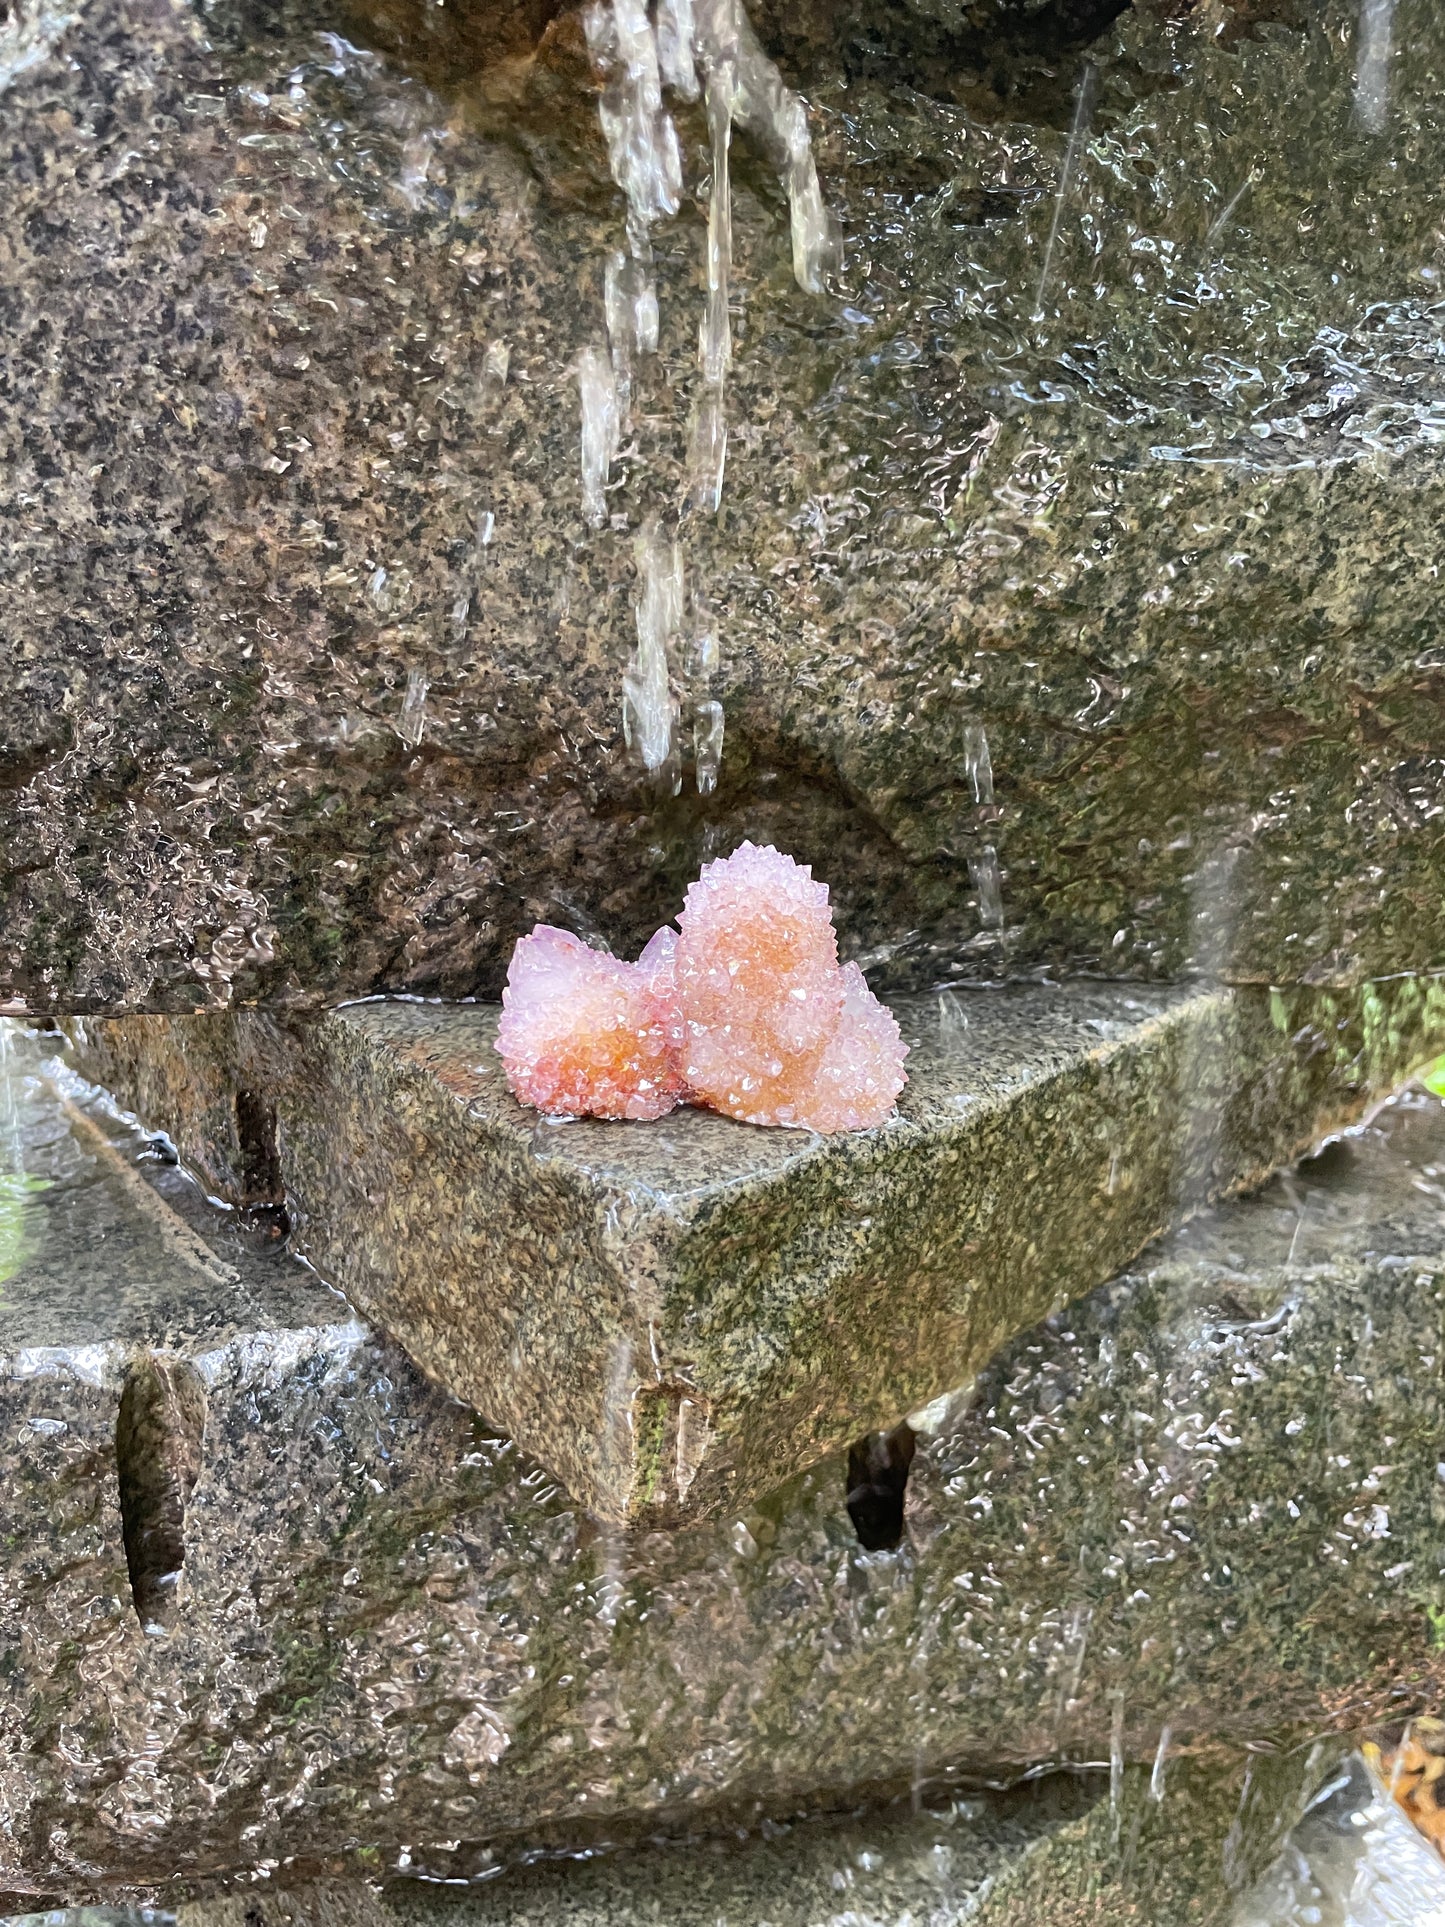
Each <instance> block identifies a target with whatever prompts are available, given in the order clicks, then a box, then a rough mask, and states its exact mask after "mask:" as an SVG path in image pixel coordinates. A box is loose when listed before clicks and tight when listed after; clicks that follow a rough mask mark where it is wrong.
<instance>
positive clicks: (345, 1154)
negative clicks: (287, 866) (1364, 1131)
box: [71, 978, 1445, 1524]
mask: <svg viewBox="0 0 1445 1927" xmlns="http://www.w3.org/2000/svg"><path fill="white" fill-rule="evenodd" d="M899 1014H900V1016H901V1017H902V1018H903V1022H904V1031H905V1036H906V1038H907V1039H908V1041H909V1042H910V1043H911V1044H912V1045H913V1050H912V1054H911V1055H910V1057H909V1060H908V1061H909V1064H910V1067H911V1068H910V1079H909V1083H908V1085H907V1087H906V1089H905V1091H904V1093H903V1096H902V1099H901V1102H900V1106H899V1110H898V1113H897V1115H896V1117H895V1118H893V1119H892V1120H891V1121H890V1122H889V1123H888V1124H887V1125H885V1126H884V1127H882V1128H881V1129H880V1130H877V1131H873V1132H865V1133H859V1134H856V1135H844V1136H841V1137H836V1138H821V1137H817V1136H814V1135H811V1134H807V1133H802V1132H783V1131H768V1130H762V1129H757V1128H752V1127H749V1126H745V1125H740V1124H738V1123H736V1122H734V1121H733V1120H731V1119H724V1118H717V1117H712V1116H709V1115H706V1114H705V1113H703V1112H700V1111H678V1112H675V1113H673V1114H672V1115H671V1116H670V1117H668V1118H665V1119H662V1120H660V1121H656V1122H652V1123H647V1124H630V1123H622V1122H604V1121H602V1120H598V1119H584V1120H580V1121H574V1122H570V1123H558V1122H556V1121H554V1120H547V1119H539V1118H538V1117H537V1116H536V1114H535V1113H533V1112H531V1111H528V1110H526V1109H524V1108H523V1107H522V1106H520V1105H519V1104H518V1103H517V1101H516V1100H515V1099H514V1098H513V1097H512V1096H511V1094H510V1092H509V1091H508V1090H507V1088H506V1083H505V1080H504V1076H503V1071H502V1067H501V1064H500V1062H499V1060H498V1058H497V1056H496V1053H495V1051H494V1049H493V1040H494V1036H495V1029H496V1012H495V1011H494V1010H484V1009H477V1008H471V1009H467V1008H462V1009H457V1008H454V1007H453V1008H447V1007H444V1006H438V1005H428V1004H419V1003H387V1002H377V1003H369V1004H363V1005H359V1006H355V1007H352V1008H350V1009H347V1010H343V1011H341V1012H338V1013H335V1014H333V1015H332V1016H330V1017H328V1018H326V1019H324V1020H323V1021H321V1022H319V1023H309V1024H306V1025H304V1026H301V1027H298V1028H295V1029H289V1030H288V1029H285V1028H283V1027H282V1026H280V1025H279V1024H278V1023H277V1022H276V1021H274V1020H273V1019H271V1018H268V1017H265V1016H262V1015H260V1014H258V1013H244V1012H243V1013H237V1014H235V1015H234V1016H232V1015H216V1016H206V1017H198V1018H191V1019H164V1018H144V1017H142V1018H127V1019H119V1020H92V1019H84V1020H76V1021H75V1022H74V1023H73V1024H72V1026H71V1030H72V1033H73V1035H74V1037H75V1039H76V1041H77V1043H78V1045H79V1046H80V1050H81V1060H80V1061H81V1063H82V1065H83V1067H84V1069H85V1072H86V1075H88V1076H90V1077H93V1078H94V1079H95V1080H96V1081H97V1082H99V1083H103V1084H104V1085H106V1086H107V1088H109V1089H111V1090H113V1091H115V1092H116V1093H117V1094H118V1095H119V1096H120V1097H121V1099H122V1101H123V1102H124V1103H126V1104H127V1105H129V1106H130V1107H131V1108H133V1109H134V1110H135V1111H136V1113H137V1114H138V1115H139V1116H140V1117H141V1118H142V1119H143V1120H144V1121H145V1123H147V1124H148V1125H150V1126H152V1127H154V1128H159V1129H164V1130H166V1131H168V1132H169V1133H170V1134H171V1136H172V1137H173V1138H174V1139H175V1141H176V1142H177V1143H178V1144H179V1145H180V1146H181V1147H182V1148H183V1150H184V1152H185V1155H186V1156H187V1158H188V1159H190V1160H191V1161H192V1162H193V1163H194V1164H195V1165H196V1167H197V1168H198V1169H199V1170H201V1171H202V1172H203V1173H204V1174H205V1177H206V1180H207V1182H208V1184H209V1185H210V1186H211V1187H212V1188H213V1189H214V1190H216V1191H218V1192H220V1193H221V1195H223V1196H227V1197H230V1198H231V1199H232V1200H233V1201H234V1202H237V1203H240V1202H243V1201H244V1200H245V1199H247V1198H248V1197H250V1196H252V1195H254V1194H253V1178H252V1176H251V1174H252V1172H254V1171H255V1170H256V1169H257V1168H262V1169H274V1171H275V1173H276V1178H277V1181H278V1182H279V1184H280V1185H281V1186H283V1187H284V1190H285V1194H286V1197H287V1201H288V1208H289V1210H290V1213H291V1216H292V1220H293V1224H294V1226H295V1232H294V1235H295V1239H296V1248H297V1249H298V1250H300V1251H302V1252H304V1253H305V1255H306V1256H307V1257H308V1258H309V1259H310V1260H311V1261H312V1262H313V1263H314V1264H315V1265H316V1266H317V1268H318V1269H319V1270H320V1272H321V1273H322V1275H323V1276H324V1277H326V1278H328V1279H330V1280H331V1281H332V1282H333V1283H335V1284H337V1285H339V1286H340V1287H341V1288H342V1289H343V1290H345V1291H346V1292H347V1293H348V1295H349V1296H350V1297H351V1299H352V1300H353V1301H354V1302H355V1303H356V1304H358V1305H360V1306H362V1307H363V1308H364V1309H365V1310H366V1311H367V1312H368V1313H370V1314H371V1315H372V1316H374V1317H375V1318H376V1319H377V1320H378V1321H379V1322H380V1323H381V1324H382V1325H383V1326H384V1327H385V1328H386V1329H387V1330H388V1331H390V1332H391V1333H392V1334H393V1335H394V1336H396V1337H397V1338H398V1339H400V1340H401V1342H402V1343H403V1344H404V1345H405V1346H406V1348H407V1350H408V1351H409V1352H410V1354H411V1355H412V1357H413V1358H415V1359H416V1360H417V1361H418V1363H420V1364H421V1365H422V1367H423V1368H424V1369H425V1370H426V1371H428V1372H429V1373H431V1375H432V1376H434V1377H435V1378H437V1379H438V1380H439V1381H440V1382H441V1383H442V1384H443V1385H444V1386H445V1387H446V1388H447V1389H448V1390H450V1391H451V1392H453V1393H455V1394H456V1395H457V1396H458V1397H460V1398H462V1399H463V1400H464V1401H465V1402H466V1403H467V1404H469V1405H471V1406H472V1407H474V1408H475V1409H476V1410H477V1411H479V1412H482V1413H484V1414H485V1415H486V1417H487V1419H488V1420H489V1421H490V1422H491V1423H493V1424H495V1425H497V1426H499V1427H500V1428H501V1429H502V1430H503V1431H505V1432H506V1433H507V1434H508V1435H509V1436H510V1437H512V1438H515V1439H516V1440H517V1442H518V1443H519V1444H520V1445H521V1446H522V1447H523V1449H524V1450H526V1451H528V1452H531V1453H533V1454H535V1456H536V1457H537V1458H538V1459H540V1460H541V1462H542V1463H543V1464H544V1465H545V1466H546V1467H547V1468H548V1470H549V1471H550V1472H551V1473H552V1474H553V1475H554V1476H555V1477H557V1478H559V1479H561V1480H562V1482H563V1483H564V1484H565V1486H566V1487H567V1489H568V1490H569V1491H570V1492H571V1493H572V1494H573V1495H574V1496H575V1497H577V1498H578V1499H579V1500H580V1501H581V1502H582V1503H583V1504H584V1505H586V1506H587V1507H588V1508H589V1509H591V1510H592V1511H593V1512H595V1513H596V1514H597V1515H598V1516H600V1517H603V1518H608V1519H612V1520H616V1521H622V1520H629V1519H630V1520H633V1521H640V1522H648V1523H656V1524H668V1523H671V1522H674V1521H676V1520H679V1519H682V1518H685V1517H687V1516H690V1515H700V1514H706V1513H717V1512H719V1511H722V1510H724V1509H728V1508H731V1509H733V1510H736V1509H738V1508H740V1507H744V1506H746V1505H748V1504H750V1503H751V1502H752V1501H753V1500H754V1499H756V1498H759V1497H760V1496H762V1495H763V1494H764V1493H766V1492H768V1491H770V1490H771V1489H772V1488H773V1487H775V1486H776V1485H778V1484H779V1483H780V1482H781V1481H782V1480H783V1479H785V1478H787V1477H789V1476H791V1475H792V1474H793V1473H795V1472H798V1471H800V1470H802V1469H803V1468H804V1467H805V1466H806V1465H809V1464H811V1463H813V1462H814V1461H816V1460H817V1459H819V1458H822V1457H824V1456H826V1455H827V1454H828V1453H830V1452H834V1451H837V1450H840V1449H842V1448H843V1447H844V1446H846V1445H847V1444H848V1443H849V1442H850V1440H853V1439H856V1438H858V1437H859V1436H860V1435H862V1434H863V1433H866V1432H868V1431H871V1430H873V1429H874V1428H875V1427H878V1426H886V1425H893V1424H895V1423H896V1422H897V1421H898V1419H900V1418H901V1417H902V1416H903V1415H904V1414H905V1413H906V1412H909V1411H911V1410H912V1409H913V1408H914V1407H915V1406H918V1405H921V1404H923V1403H925V1402H926V1401H927V1400H929V1399H931V1398H933V1397H935V1396H937V1395H938V1394H940V1393H943V1392H946V1391H948V1390H949V1389H950V1388H951V1387H953V1386H956V1385H958V1384H960V1383H961V1382H962V1381H963V1380H964V1379H966V1378H967V1377H969V1375H970V1374H971V1373H973V1372H974V1371H976V1370H977V1369H978V1367H979V1366H980V1365H981V1364H982V1363H983V1362H984V1360H985V1359H987V1358H988V1357H989V1356H990V1355H991V1354H992V1353H993V1352H994V1351H995V1350H996V1349H997V1348H998V1346H999V1345H1000V1344H1001V1343H1003V1341H1004V1340H1005V1339H1006V1338H1008V1337H1009V1336H1010V1335H1011V1334H1012V1333H1014V1332H1016V1331H1018V1330H1020V1329H1021V1328H1023V1327H1024V1326H1026V1325H1028V1324H1031V1323H1032V1322H1033V1321H1034V1320H1035V1319H1037V1318H1039V1317H1042V1316H1043V1314H1044V1313H1045V1312H1047V1311H1049V1310H1050V1309H1051V1308H1053V1307H1054V1306H1056V1305H1058V1304H1060V1303H1062V1302H1064V1301H1065V1300H1066V1299H1068V1298H1070V1297H1075V1296H1077V1295H1078V1294H1079V1293H1080V1292H1081V1291H1085V1290H1088V1289H1089V1288H1091V1287H1092V1286H1093V1285H1095V1284H1097V1283H1099V1282H1100V1281H1101V1280H1102V1279H1104V1278H1106V1277H1108V1276H1109V1274H1110V1272H1112V1271H1113V1270H1115V1269H1116V1268H1117V1267H1118V1266H1119V1265H1120V1264H1122V1263H1124V1262H1125V1261H1126V1260H1127V1259H1128V1258H1130V1257H1131V1256H1132V1255H1133V1254H1134V1253H1135V1252H1136V1251H1137V1250H1138V1249H1139V1248H1140V1247H1141V1246H1142V1245H1143V1244H1144V1243H1145V1242H1146V1241H1147V1240H1148V1239H1149V1238H1150V1237H1153V1236H1155V1235H1157V1234H1158V1233H1159V1232H1160V1231H1162V1230H1163V1229H1165V1228H1166V1227H1167V1226H1169V1225H1170V1224H1172V1223H1174V1222H1177V1220H1178V1218H1179V1216H1180V1215H1181V1214H1183V1213H1186V1212H1188V1211H1189V1210H1191V1209H1193V1208H1197V1206H1198V1205H1199V1204H1201V1203H1202V1202H1204V1201H1205V1200H1206V1199H1207V1198H1209V1197H1211V1196H1217V1195H1219V1194H1220V1193H1222V1192H1227V1191H1230V1190H1233V1189H1237V1188H1239V1187H1241V1186H1245V1185H1249V1184H1251V1183H1258V1182H1259V1181H1260V1180H1261V1179H1263V1178H1264V1177H1265V1176H1267V1175H1268V1174H1269V1173H1270V1172H1271V1171H1272V1170H1273V1169H1274V1168H1275V1167H1276V1166H1277V1165H1278V1164H1279V1163H1280V1162H1281V1161H1282V1160H1284V1159H1287V1158H1289V1157H1292V1156H1294V1155H1296V1154H1297V1153H1298V1152H1299V1151H1300V1150H1301V1149H1302V1148H1304V1146H1305V1145H1306V1144H1308V1143H1309V1142H1311V1141H1312V1140H1313V1139H1314V1138H1315V1137H1316V1136H1318V1135H1319V1134H1320V1133H1321V1132H1323V1131H1327V1130H1330V1129H1332V1128H1334V1127H1335V1126H1337V1125H1339V1124H1341V1123H1344V1122H1347V1121H1349V1120H1350V1119H1351V1118H1353V1117H1355V1116H1357V1115H1358V1114H1359V1112H1360V1111H1361V1110H1362V1109H1363V1108H1364V1106H1365V1105H1366V1104H1367V1103H1369V1102H1371V1101H1373V1100H1374V1099H1377V1098H1378V1097H1380V1096H1382V1095H1383V1094H1384V1093H1385V1092H1387V1091H1388V1090H1389V1089H1391V1088H1392V1087H1393V1085H1394V1084H1396V1083H1397V1082H1398V1081H1399V1080H1400V1079H1401V1078H1402V1077H1403V1076H1404V1075H1406V1074H1407V1073H1408V1071H1409V1070H1410V1069H1411V1068H1412V1067H1413V1066H1414V1065H1415V1064H1418V1063H1419V1062H1421V1061H1422V1060H1423V1059H1424V1058H1427V1057H1433V1056H1434V1055H1435V1054H1436V1053H1437V1052H1439V1051H1440V1050H1441V1049H1442V1047H1445V986H1442V985H1441V984H1440V983H1437V982H1436V980H1433V979H1430V980H1413V979H1404V978H1402V979H1399V980H1396V981H1395V982H1393V983H1389V984H1383V985H1380V986H1378V987H1375V988H1371V989H1368V990H1367V991H1366V992H1365V993H1364V994H1363V995H1356V994H1354V993H1324V992H1297V993H1294V994H1293V995H1292V996H1284V995H1272V994H1270V993H1266V992H1263V991H1253V990H1239V991H1228V990H1225V991H1219V990H1213V991H1211V990H1178V991H1158V990H1139V991H1137V992H1135V991H1129V990H1120V989H1112V988H1108V987H1103V986H1092V987H1089V986H1084V985H1073V986H1069V987H1067V988H1065V989H1043V988H1037V989H1033V988H1031V989H1012V990H1006V991H980V992H978V993H976V994H972V995H965V994H956V993H951V992H950V993H946V994H945V995H943V996H942V997H940V998H936V999H933V1000H931V1001H929V1002H927V1003H921V1004H916V1005H913V1006H911V1007H908V1006H900V1011H899ZM258 1116H264V1117H265V1118H266V1119H268V1120H270V1125H269V1128H270V1129H272V1130H273V1131H274V1134H275V1136H274V1149H273V1148H271V1146H270V1145H269V1144H266V1145H262V1144H258V1143H257V1142H256V1141H255V1138H254V1135H253V1134H252V1133H253V1131H254V1125H255V1120H256V1118H257V1117H258Z"/></svg>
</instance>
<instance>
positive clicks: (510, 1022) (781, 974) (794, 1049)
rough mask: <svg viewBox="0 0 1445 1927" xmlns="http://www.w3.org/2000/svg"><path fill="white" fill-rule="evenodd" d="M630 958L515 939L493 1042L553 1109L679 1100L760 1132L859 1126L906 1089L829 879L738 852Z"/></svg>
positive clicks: (527, 1096) (708, 872)
mask: <svg viewBox="0 0 1445 1927" xmlns="http://www.w3.org/2000/svg"><path fill="white" fill-rule="evenodd" d="M678 922H679V926H680V933H679V931H674V930H673V929H671V928H670V927H667V926H664V928H663V929H661V930H659V931H658V932H657V934H656V935H655V936H654V937H653V938H652V940H651V941H650V942H649V944H648V945H647V948H646V949H645V950H644V951H643V953H642V955H641V957H640V958H639V959H638V961H637V962H636V963H635V964H626V963H622V962H620V961H619V960H618V959H617V958H615V957H608V956H604V955H602V954H601V953H599V952H597V951H593V950H589V949H588V948H587V947H586V945H585V944H583V943H581V942H580V941H579V940H578V939H577V938H576V937H572V936H569V935H568V934H567V933H566V932H565V931H561V930H553V929H550V928H548V927H547V926H546V925H539V926H538V928H537V929H536V930H534V931H533V933H532V935H531V936H530V937H524V938H523V939H522V941H521V942H520V943H519V944H518V945H517V948H516V952H515V954H514V955H513V958H512V964H511V968H510V970H509V971H508V974H507V989H506V992H505V994H504V996H503V1000H502V1001H503V1004H504V1006H505V1013H504V1015H503V1018H502V1022H501V1028H500V1030H499V1032H498V1035H497V1049H498V1051H500V1053H501V1055H502V1059H503V1062H504V1063H505V1065H506V1068H507V1079H508V1082H509V1083H510V1085H511V1087H512V1090H513V1092H514V1093H515V1095H516V1096H517V1097H519V1098H520V1099H521V1100H522V1102H523V1103H524V1104H533V1105H535V1106H536V1107H537V1109H539V1110H542V1111H549V1112H552V1113H572V1114H584V1113H585V1114H589V1115H592V1116H595V1117H632V1118H651V1117H661V1116H662V1115H663V1114H664V1112H666V1111H669V1110H671V1109H672V1108H673V1106H674V1105H675V1104H676V1103H678V1102H679V1101H681V1100H683V1099H687V1100H690V1101H691V1102H693V1103H695V1104H701V1105H706V1106H707V1107H708V1108H710V1109H712V1110H715V1111H722V1112H724V1113H725V1114H726V1115H727V1116H729V1117H736V1118H741V1119H742V1120H743V1121H744V1122H746V1123H749V1124H778V1125H791V1126H793V1127H795V1128H797V1129H801V1130H812V1131H823V1132H831V1131H856V1130H864V1129H866V1128H867V1127H869V1126H870V1125H874V1124H880V1123H882V1121H883V1119H884V1118H885V1117H887V1115H888V1113H889V1112H890V1111H891V1110H892V1108H893V1103H894V1100H895V1098H896V1097H897V1096H898V1093H899V1091H900V1090H902V1088H903V1085H904V1083H905V1082H906V1078H905V1074H904V1070H903V1059H904V1058H905V1056H906V1055H907V1047H906V1046H905V1045H904V1043H903V1041H902V1039H901V1037H900V1036H899V1033H898V1026H897V1024H896V1023H895V1022H894V1020H893V1018H892V1016H891V1014H890V1013H889V1012H888V1011H887V1010H886V1009H885V1008H884V1007H883V1005H882V1004H880V1003H879V1002H878V999H877V998H876V997H875V996H874V995H873V993H872V991H871V990H869V988H868V985H867V982H866V980H865V979H864V976H863V973H862V971H861V970H860V969H859V968H858V966H857V964H851V963H850V964H847V965H844V966H843V967H841V968H840V967H839V964H838V944H837V939H836V937H835V935H834V932H833V919H832V914H831V912H830V910H829V907H828V889H827V885H826V884H822V883H816V882H815V881H814V880H813V875H812V872H811V870H809V869H808V868H807V866H806V865H803V864H798V863H795V862H794V861H793V859H792V858H791V857H790V856H785V855H783V853H782V852H781V851H780V850H775V849H773V848H771V847H770V846H768V847H763V848H759V847H757V846H756V845H755V844H752V843H743V844H741V845H740V846H739V847H738V849H736V850H735V851H734V852H733V854H732V855H731V856H730V857H724V858H721V859H719V861H717V862H716V863H710V864H708V865H707V866H706V868H705V869H704V870H703V873H702V875H701V877H700V878H699V879H698V881H697V882H696V883H694V884H693V885H692V886H691V887H690V888H689V890H688V893H687V902H686V904H685V906H684V908H683V912H682V915H681V917H680V918H679V919H678Z"/></svg>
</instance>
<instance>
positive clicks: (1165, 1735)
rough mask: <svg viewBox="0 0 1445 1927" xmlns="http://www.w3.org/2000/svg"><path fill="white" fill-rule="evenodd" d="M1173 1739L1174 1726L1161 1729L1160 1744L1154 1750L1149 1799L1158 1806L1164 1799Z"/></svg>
mask: <svg viewBox="0 0 1445 1927" xmlns="http://www.w3.org/2000/svg"><path fill="white" fill-rule="evenodd" d="M1173 1737H1174V1729H1173V1727H1172V1726H1165V1727H1161V1728H1160V1732H1159V1744H1158V1746H1156V1747H1155V1749H1154V1765H1153V1767H1152V1769H1151V1770H1150V1774H1149V1798H1150V1799H1151V1800H1152V1801H1153V1802H1154V1804H1155V1805H1156V1806H1158V1805H1159V1804H1160V1803H1161V1802H1162V1801H1163V1798H1164V1773H1165V1769H1166V1767H1167V1766H1168V1764H1169V1742H1170V1740H1171V1739H1172V1738H1173Z"/></svg>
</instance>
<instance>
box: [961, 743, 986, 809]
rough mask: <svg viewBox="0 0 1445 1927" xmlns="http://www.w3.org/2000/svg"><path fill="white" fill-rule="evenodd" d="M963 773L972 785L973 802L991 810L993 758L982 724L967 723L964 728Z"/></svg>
mask: <svg viewBox="0 0 1445 1927" xmlns="http://www.w3.org/2000/svg"><path fill="white" fill-rule="evenodd" d="M963 773H964V775H965V776H966V777H967V778H968V780H969V782H970V783H972V785H973V800H974V802H975V803H976V804H977V805H978V807H979V808H980V809H992V808H993V758H992V757H991V756H990V755H989V752H988V737H987V736H986V735H985V733H984V728H983V725H982V723H969V724H967V725H966V726H965V728H964V732H963Z"/></svg>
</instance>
